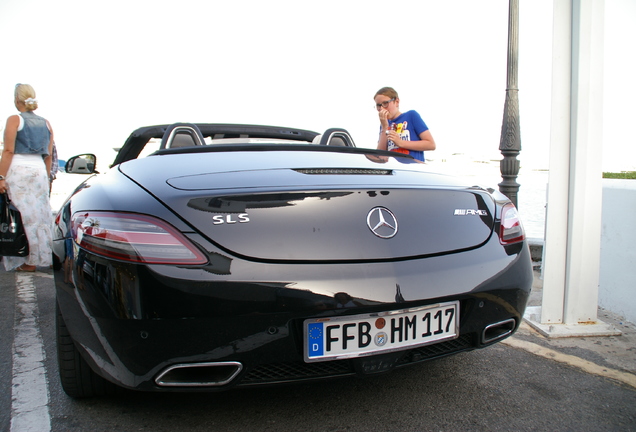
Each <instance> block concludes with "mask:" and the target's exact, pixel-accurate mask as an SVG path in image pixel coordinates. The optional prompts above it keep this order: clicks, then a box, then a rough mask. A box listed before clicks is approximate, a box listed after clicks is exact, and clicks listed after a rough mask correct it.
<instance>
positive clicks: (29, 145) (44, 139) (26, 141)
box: [13, 111, 51, 155]
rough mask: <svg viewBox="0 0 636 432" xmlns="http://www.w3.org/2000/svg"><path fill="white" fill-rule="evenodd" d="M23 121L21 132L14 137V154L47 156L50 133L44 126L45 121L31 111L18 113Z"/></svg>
mask: <svg viewBox="0 0 636 432" xmlns="http://www.w3.org/2000/svg"><path fill="white" fill-rule="evenodd" d="M20 115H21V116H22V119H23V120H24V126H23V127H22V130H19V131H18V134H17V135H16V137H15V149H14V151H13V152H14V153H16V154H43V155H48V154H49V142H50V141H51V131H49V128H48V127H47V125H46V120H44V118H42V117H40V116H39V115H35V114H33V112H31V111H27V112H23V113H20Z"/></svg>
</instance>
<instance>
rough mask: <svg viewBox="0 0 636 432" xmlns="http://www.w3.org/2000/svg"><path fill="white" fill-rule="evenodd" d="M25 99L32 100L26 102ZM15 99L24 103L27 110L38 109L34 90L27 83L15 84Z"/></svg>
mask: <svg viewBox="0 0 636 432" xmlns="http://www.w3.org/2000/svg"><path fill="white" fill-rule="evenodd" d="M27 99H32V100H29V101H28V102H27ZM15 101H16V102H22V103H24V104H25V105H26V107H27V110H29V111H33V110H36V109H38V101H37V100H35V90H34V89H33V87H31V86H30V85H29V84H16V86H15Z"/></svg>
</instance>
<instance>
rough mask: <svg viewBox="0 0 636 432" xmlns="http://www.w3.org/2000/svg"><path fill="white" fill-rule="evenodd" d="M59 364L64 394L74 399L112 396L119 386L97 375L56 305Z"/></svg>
mask: <svg viewBox="0 0 636 432" xmlns="http://www.w3.org/2000/svg"><path fill="white" fill-rule="evenodd" d="M55 322H56V329H57V332H56V333H57V363H58V371H59V375H60V381H61V383H62V389H63V390H64V392H65V393H66V394H67V395H69V396H70V397H73V398H86V397H94V396H112V395H114V394H115V393H116V392H117V386H116V385H115V384H113V383H111V382H110V381H107V380H105V379H104V378H102V377H101V376H99V375H97V374H96V373H95V372H93V370H92V369H91V368H90V366H89V365H88V363H86V360H84V358H82V356H81V354H80V353H79V351H78V350H77V348H76V347H75V342H73V339H72V338H71V335H70V334H69V332H68V329H67V328H66V323H64V318H63V317H62V313H61V312H60V307H59V305H56V319H55Z"/></svg>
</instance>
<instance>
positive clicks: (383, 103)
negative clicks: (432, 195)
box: [373, 87, 435, 162]
mask: <svg viewBox="0 0 636 432" xmlns="http://www.w3.org/2000/svg"><path fill="white" fill-rule="evenodd" d="M373 99H374V100H375V107H376V109H377V110H378V116H379V118H380V139H379V140H378V150H389V151H395V152H399V153H405V154H409V155H411V156H412V157H414V158H415V159H417V160H420V161H422V162H424V161H425V158H424V151H425V150H435V140H434V139H433V135H431V132H430V130H429V129H428V126H426V123H424V120H422V117H421V116H420V115H419V114H418V112H417V111H414V110H410V111H407V112H405V113H402V112H400V98H399V97H398V94H397V92H396V91H395V90H394V89H393V88H391V87H382V88H381V89H380V90H378V91H377V93H376V94H375V96H374V98H373Z"/></svg>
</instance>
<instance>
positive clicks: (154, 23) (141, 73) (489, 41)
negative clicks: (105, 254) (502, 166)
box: [0, 0, 636, 169]
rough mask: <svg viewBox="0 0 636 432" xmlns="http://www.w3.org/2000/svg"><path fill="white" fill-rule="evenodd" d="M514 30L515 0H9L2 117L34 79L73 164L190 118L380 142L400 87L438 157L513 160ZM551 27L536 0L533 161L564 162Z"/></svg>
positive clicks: (523, 23) (542, 1)
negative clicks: (509, 101)
mask: <svg viewBox="0 0 636 432" xmlns="http://www.w3.org/2000/svg"><path fill="white" fill-rule="evenodd" d="M605 3H606V17H607V19H608V21H611V25H609V24H606V38H605V40H606V51H605V57H606V65H607V68H606V71H605V78H606V95H607V94H608V93H609V96H606V98H605V105H606V119H605V128H604V130H605V139H604V141H605V142H604V144H603V148H604V155H603V156H604V159H603V160H604V169H606V168H608V169H609V168H610V167H611V168H612V169H635V168H634V167H635V166H636V160H635V159H636V150H635V149H636V142H635V138H634V134H633V132H632V130H631V127H630V126H631V124H633V119H634V118H635V117H636V109H634V108H633V107H634V100H636V86H635V85H634V83H633V82H632V81H633V77H634V76H636V62H635V59H634V55H633V53H634V52H636V26H635V25H634V24H636V0H606V2H605ZM507 25H508V0H484V1H476V0H453V1H440V0H412V1H394V2H386V1H375V0H366V1H364V2H362V1H348V0H337V1H336V0H322V1H314V2H301V1H298V0H269V1H263V0H244V1H238V2H228V1H223V2H221V1H216V0H212V1H192V0H180V1H164V0H126V1H122V0H111V1H109V2H89V1H84V0H55V1H51V0H0V40H2V41H3V44H2V45H3V49H2V52H3V60H2V67H1V68H0V117H1V118H0V121H1V122H2V126H0V127H4V123H5V121H6V117H8V116H9V115H11V114H14V113H15V112H16V111H15V107H14V106H13V89H14V85H15V84H16V83H17V82H22V83H29V84H31V85H33V86H34V88H35V90H36V92H37V97H38V100H39V103H40V108H39V109H38V114H40V115H42V116H44V117H46V118H47V119H49V120H50V121H51V123H52V125H53V128H54V130H55V134H56V142H57V144H58V150H59V152H60V157H61V158H62V159H64V158H67V157H69V156H72V155H73V154H77V153H80V152H93V153H97V154H98V155H100V157H104V158H106V159H108V161H110V160H112V158H113V157H114V155H115V154H114V152H112V150H111V149H112V148H113V147H119V146H121V144H122V143H123V142H124V141H125V139H126V138H127V137H128V135H129V134H130V133H131V132H132V131H133V130H134V129H136V128H137V127H140V126H147V125H153V124H163V123H173V122H178V121H186V122H207V123H221V122H227V123H257V124H271V125H279V126H291V127H298V128H304V129H311V130H316V131H321V130H324V129H326V128H329V127H344V128H346V129H348V130H349V131H350V132H351V133H352V134H353V136H354V138H355V140H356V143H357V145H358V146H361V147H375V142H376V140H377V131H378V121H377V112H376V111H375V110H374V108H373V99H372V98H373V95H374V94H375V92H376V91H377V90H378V89H379V88H380V87H383V86H387V85H388V86H393V87H394V88H395V89H396V90H397V91H398V92H399V94H400V99H401V108H402V110H403V111H405V110H407V109H415V110H417V111H419V112H420V114H421V115H422V117H423V118H424V120H425V121H426V123H427V124H428V125H429V127H430V128H431V131H432V133H433V135H434V137H435V139H436V141H437V144H438V150H437V151H436V152H435V153H434V154H430V157H432V158H441V157H445V156H446V155H450V154H452V153H466V154H468V155H470V156H474V157H493V158H500V157H501V155H500V153H499V151H498V146H499V137H500V132H501V121H502V116H503V104H504V99H505V88H506V54H507V31H508V28H507ZM551 37H552V1H548V0H521V1H520V58H519V68H520V72H519V87H520V93H519V98H520V113H521V131H522V136H521V139H522V146H523V150H522V152H521V155H520V157H519V158H520V159H521V161H522V166H523V164H526V165H533V166H536V165H540V166H542V167H544V168H547V166H548V161H547V155H548V146H549V138H550V135H549V132H550V79H551V47H552V45H551ZM617 48H619V49H617ZM623 57H624V58H623ZM626 102H629V103H626ZM608 107H613V108H608ZM608 110H610V112H611V115H607V112H608ZM626 154H627V156H626Z"/></svg>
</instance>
